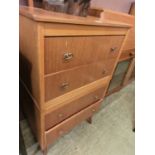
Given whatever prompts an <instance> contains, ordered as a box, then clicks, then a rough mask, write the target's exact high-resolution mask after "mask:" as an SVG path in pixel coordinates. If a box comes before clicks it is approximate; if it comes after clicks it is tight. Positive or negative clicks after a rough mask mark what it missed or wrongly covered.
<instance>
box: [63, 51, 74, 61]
mask: <svg viewBox="0 0 155 155" xmlns="http://www.w3.org/2000/svg"><path fill="white" fill-rule="evenodd" d="M72 58H73V53H69V52H67V53H65V54H64V60H65V61H68V60H71V59H72Z"/></svg>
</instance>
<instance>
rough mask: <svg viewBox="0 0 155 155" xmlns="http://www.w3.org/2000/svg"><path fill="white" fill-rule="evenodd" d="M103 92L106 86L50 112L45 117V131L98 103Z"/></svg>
mask: <svg viewBox="0 0 155 155" xmlns="http://www.w3.org/2000/svg"><path fill="white" fill-rule="evenodd" d="M105 91H106V85H105V86H103V87H102V88H100V89H98V90H96V91H94V92H92V93H89V94H88V95H85V96H83V97H81V98H79V99H77V100H76V101H73V102H70V103H67V104H65V105H63V106H62V107H60V108H58V109H55V110H54V111H51V112H50V113H49V114H47V115H46V116H45V130H48V129H50V128H51V127H53V126H55V125H56V124H58V123H60V122H62V121H64V120H65V119H67V118H68V117H70V116H72V115H73V114H75V113H77V112H79V111H81V110H82V109H84V108H86V107H88V106H89V105H91V104H93V103H95V102H97V101H99V100H100V99H102V98H103V95H104V93H105Z"/></svg>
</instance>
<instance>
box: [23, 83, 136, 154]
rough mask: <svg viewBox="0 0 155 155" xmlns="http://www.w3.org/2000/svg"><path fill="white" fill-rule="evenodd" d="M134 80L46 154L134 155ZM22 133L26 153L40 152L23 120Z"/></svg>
mask: <svg viewBox="0 0 155 155" xmlns="http://www.w3.org/2000/svg"><path fill="white" fill-rule="evenodd" d="M134 93H135V87H134V82H132V83H131V84H129V85H128V86H127V87H125V88H123V89H122V90H121V91H119V92H117V93H114V94H112V95H111V96H109V97H107V98H106V99H105V100H104V103H103V104H102V106H101V109H100V110H99V111H98V113H96V114H95V115H94V117H93V123H92V124H91V125H90V124H88V123H87V122H82V123H81V124H80V125H78V126H77V127H75V128H74V129H73V130H72V131H71V132H70V133H68V134H67V135H65V136H63V137H62V138H60V139H58V140H57V141H56V142H55V143H54V144H53V145H51V146H50V147H49V150H48V155H134V152H135V134H134V133H133V132H132V128H133V121H134V118H133V117H134V98H135V94H134ZM21 126H22V133H23V135H24V140H25V144H26V147H27V152H28V155H41V154H42V153H41V151H40V150H39V149H38V143H37V142H36V141H35V139H34V137H33V135H32V133H31V130H30V129H29V126H28V124H27V121H26V120H24V121H22V122H21Z"/></svg>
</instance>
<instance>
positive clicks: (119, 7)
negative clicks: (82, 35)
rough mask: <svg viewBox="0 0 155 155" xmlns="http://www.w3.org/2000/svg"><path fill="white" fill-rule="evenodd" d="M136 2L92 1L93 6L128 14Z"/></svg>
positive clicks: (125, 0)
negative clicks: (132, 4)
mask: <svg viewBox="0 0 155 155" xmlns="http://www.w3.org/2000/svg"><path fill="white" fill-rule="evenodd" d="M134 1H135V0H92V1H91V6H94V7H100V8H104V9H110V10H114V11H119V12H125V13H128V12H129V10H130V6H131V3H132V2H134Z"/></svg>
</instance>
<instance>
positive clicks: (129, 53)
mask: <svg viewBox="0 0 155 155" xmlns="http://www.w3.org/2000/svg"><path fill="white" fill-rule="evenodd" d="M133 57H135V50H134V49H132V50H127V51H122V53H121V56H120V58H119V61H123V60H127V59H130V58H133Z"/></svg>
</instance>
